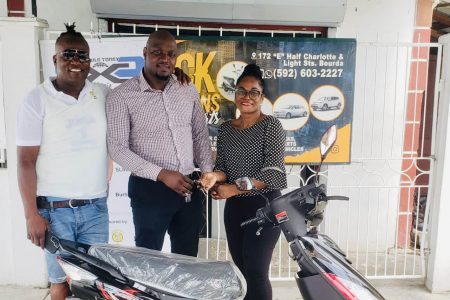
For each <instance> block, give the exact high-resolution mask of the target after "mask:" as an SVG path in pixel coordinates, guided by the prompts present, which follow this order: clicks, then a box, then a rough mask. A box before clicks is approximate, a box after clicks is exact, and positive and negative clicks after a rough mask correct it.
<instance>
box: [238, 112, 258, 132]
mask: <svg viewBox="0 0 450 300" xmlns="http://www.w3.org/2000/svg"><path fill="white" fill-rule="evenodd" d="M262 118H263V115H260V116H259V117H258V118H257V119H256V120H254V121H253V122H251V123H250V124H248V125H244V119H242V118H239V120H241V122H240V125H241V126H240V127H241V128H242V129H247V128H250V127H252V126H253V125H255V124H256V123H258V122H259V121H260V120H261V119H262Z"/></svg>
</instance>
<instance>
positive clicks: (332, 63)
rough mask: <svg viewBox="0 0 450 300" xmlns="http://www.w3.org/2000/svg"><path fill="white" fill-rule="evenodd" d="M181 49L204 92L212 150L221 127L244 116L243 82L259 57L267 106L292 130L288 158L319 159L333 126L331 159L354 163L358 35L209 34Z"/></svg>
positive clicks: (290, 161) (185, 64) (180, 60)
mask: <svg viewBox="0 0 450 300" xmlns="http://www.w3.org/2000/svg"><path fill="white" fill-rule="evenodd" d="M178 49H179V52H180V55H179V56H178V59H177V66H178V67H180V68H182V69H183V70H184V71H185V72H186V73H188V74H189V75H191V76H192V78H193V81H194V84H195V86H196V87H197V89H198V90H199V92H200V98H201V102H202V104H203V108H204V110H205V115H206V118H207V120H208V124H209V129H210V137H211V142H212V148H213V149H215V146H216V145H215V142H216V136H217V129H218V126H219V125H220V124H221V123H223V122H225V121H227V120H230V119H233V118H236V117H238V116H239V111H237V110H236V108H235V105H234V88H235V87H236V80H237V78H238V77H239V75H240V74H241V73H242V71H243V69H244V67H245V66H246V65H247V64H248V63H255V64H257V65H258V66H260V67H261V69H262V72H263V78H264V79H265V83H266V90H265V99H264V103H263V106H262V110H263V112H264V113H265V114H268V115H274V116H276V117H277V118H278V119H279V120H280V121H281V124H282V125H283V128H284V129H285V131H286V152H285V161H286V163H287V164H311V163H318V162H319V160H320V154H319V148H318V147H319V141H320V135H321V134H322V133H323V132H324V131H325V130H326V129H327V128H328V127H329V126H331V125H333V124H336V125H337V126H338V128H339V132H338V140H337V142H336V144H335V146H334V147H333V149H332V151H331V153H330V155H329V156H328V158H327V160H326V162H328V163H348V162H350V142H351V140H350V137H351V125H352V116H353V95H354V73H355V56H356V42H355V40H350V39H279V38H277V39H260V40H258V39H254V38H252V39H246V38H236V37H233V38H229V39H224V38H219V37H215V38H209V37H208V38H196V39H193V40H180V41H179V43H178Z"/></svg>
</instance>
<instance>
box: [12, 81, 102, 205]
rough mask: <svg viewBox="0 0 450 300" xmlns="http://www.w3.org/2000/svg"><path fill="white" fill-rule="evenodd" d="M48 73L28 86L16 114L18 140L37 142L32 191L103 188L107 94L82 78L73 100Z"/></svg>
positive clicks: (97, 191)
mask: <svg viewBox="0 0 450 300" xmlns="http://www.w3.org/2000/svg"><path fill="white" fill-rule="evenodd" d="M53 79H54V78H50V79H48V80H46V81H45V82H44V83H42V84H41V85H39V86H38V87H36V88H35V89H33V90H32V91H31V92H30V93H29V94H28V95H27V96H26V97H25V99H24V101H23V103H22V105H21V107H20V109H19V111H18V114H17V140H16V143H17V146H40V148H39V154H38V158H37V162H36V173H37V195H39V196H54V197H62V198H71V199H89V198H99V197H104V196H106V194H107V170H108V155H107V148H106V113H105V102H106V96H107V95H108V93H109V91H110V89H109V88H108V87H107V86H105V85H102V84H96V83H91V82H89V81H87V80H86V83H85V86H84V87H83V89H82V91H81V92H80V95H79V97H78V100H77V99H75V98H73V97H72V96H69V95H67V94H64V93H62V92H59V91H57V90H56V89H55V88H54V86H53V84H52V82H51V80H53Z"/></svg>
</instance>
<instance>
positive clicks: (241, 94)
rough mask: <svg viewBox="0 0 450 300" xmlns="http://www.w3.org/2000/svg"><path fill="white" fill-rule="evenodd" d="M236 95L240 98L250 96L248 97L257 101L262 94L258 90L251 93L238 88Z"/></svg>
mask: <svg viewBox="0 0 450 300" xmlns="http://www.w3.org/2000/svg"><path fill="white" fill-rule="evenodd" d="M234 94H235V95H236V97H238V98H245V96H247V95H248V97H249V98H250V99H252V100H256V99H258V98H259V96H261V94H262V93H261V92H260V91H258V90H250V91H246V90H245V89H244V88H238V89H236V90H235V91H234Z"/></svg>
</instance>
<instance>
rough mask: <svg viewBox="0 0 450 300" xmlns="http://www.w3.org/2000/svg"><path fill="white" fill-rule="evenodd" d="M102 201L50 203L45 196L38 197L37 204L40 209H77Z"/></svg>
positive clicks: (84, 200)
mask: <svg viewBox="0 0 450 300" xmlns="http://www.w3.org/2000/svg"><path fill="white" fill-rule="evenodd" d="M98 200H100V198H97V199H67V200H64V201H48V200H47V197H45V196H37V197H36V204H37V208H39V209H51V208H75V207H80V206H84V205H87V204H92V203H95V202H97V201H98Z"/></svg>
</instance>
